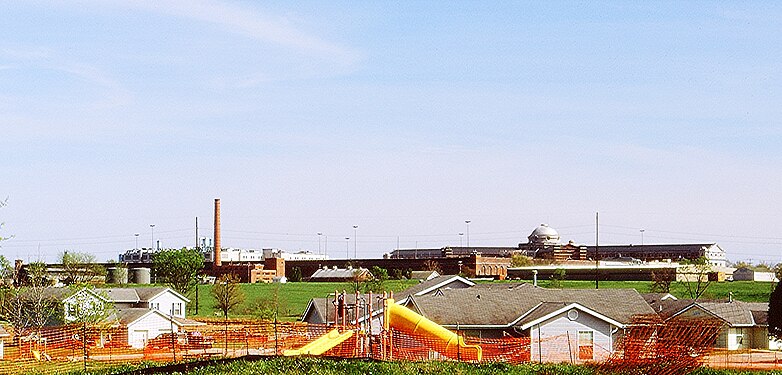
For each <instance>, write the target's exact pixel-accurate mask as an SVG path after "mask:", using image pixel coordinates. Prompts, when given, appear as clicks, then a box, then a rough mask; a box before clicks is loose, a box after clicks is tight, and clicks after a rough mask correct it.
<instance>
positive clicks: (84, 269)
mask: <svg viewBox="0 0 782 375" xmlns="http://www.w3.org/2000/svg"><path fill="white" fill-rule="evenodd" d="M59 262H60V264H62V268H63V271H64V272H65V280H63V282H64V283H65V284H67V285H71V284H85V283H88V282H90V281H92V279H94V278H95V277H97V276H106V268H105V267H103V266H102V265H100V264H98V263H97V262H96V260H95V255H92V254H88V253H82V252H78V251H64V252H62V253H61V254H60V259H59Z"/></svg>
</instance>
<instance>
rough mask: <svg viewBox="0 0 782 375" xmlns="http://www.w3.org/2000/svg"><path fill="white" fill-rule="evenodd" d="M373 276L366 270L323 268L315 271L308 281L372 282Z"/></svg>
mask: <svg viewBox="0 0 782 375" xmlns="http://www.w3.org/2000/svg"><path fill="white" fill-rule="evenodd" d="M373 278H374V276H372V273H371V272H369V270H368V269H366V268H361V267H359V268H353V267H350V266H348V267H347V268H337V267H336V266H334V267H333V268H328V267H323V268H320V269H318V270H317V271H315V273H313V274H312V276H310V277H309V278H307V280H308V281H313V282H353V281H359V282H361V281H367V280H372V279H373Z"/></svg>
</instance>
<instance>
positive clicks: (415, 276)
mask: <svg viewBox="0 0 782 375" xmlns="http://www.w3.org/2000/svg"><path fill="white" fill-rule="evenodd" d="M437 276H440V273H439V272H437V271H411V272H410V280H431V279H433V278H435V277H437Z"/></svg>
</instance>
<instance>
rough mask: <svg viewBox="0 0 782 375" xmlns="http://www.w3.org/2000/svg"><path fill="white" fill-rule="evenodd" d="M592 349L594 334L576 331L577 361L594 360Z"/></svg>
mask: <svg viewBox="0 0 782 375" xmlns="http://www.w3.org/2000/svg"><path fill="white" fill-rule="evenodd" d="M594 347H595V335H594V332H592V331H578V359H584V360H589V359H594Z"/></svg>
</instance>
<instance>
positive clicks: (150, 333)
mask: <svg viewBox="0 0 782 375" xmlns="http://www.w3.org/2000/svg"><path fill="white" fill-rule="evenodd" d="M172 327H173V332H177V331H178V330H179V327H178V326H177V325H176V324H173V325H172V324H171V321H170V320H169V319H168V318H166V317H165V316H163V315H161V314H160V313H158V312H150V313H148V314H146V315H144V316H142V317H141V318H139V319H137V320H135V321H133V322H131V323H130V324H128V345H130V346H131V347H133V348H137V349H141V348H144V346H146V344H147V342H149V340H151V339H153V338H155V337H157V336H159V335H161V334H164V333H169V332H172Z"/></svg>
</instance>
